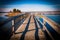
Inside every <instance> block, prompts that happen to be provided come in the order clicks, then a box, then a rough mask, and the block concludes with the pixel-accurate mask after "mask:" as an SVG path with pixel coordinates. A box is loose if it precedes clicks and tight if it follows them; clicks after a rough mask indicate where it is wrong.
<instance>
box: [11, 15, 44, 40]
mask: <svg viewBox="0 0 60 40" xmlns="http://www.w3.org/2000/svg"><path fill="white" fill-rule="evenodd" d="M28 22H29V23H28ZM27 23H28V26H27ZM37 24H38V23H37ZM39 28H40V26H37V27H36V24H35V22H34V18H33V16H31V18H30V16H29V17H28V18H26V20H25V21H24V22H23V24H22V25H21V26H20V27H19V28H18V29H17V30H16V32H15V33H16V34H14V35H12V37H11V39H10V40H45V35H44V32H43V31H42V30H41V29H39Z"/></svg>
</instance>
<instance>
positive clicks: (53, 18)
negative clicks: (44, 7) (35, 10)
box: [45, 15, 60, 25]
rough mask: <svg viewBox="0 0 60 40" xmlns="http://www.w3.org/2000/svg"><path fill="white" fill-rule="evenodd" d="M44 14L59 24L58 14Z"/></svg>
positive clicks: (59, 16) (59, 17)
mask: <svg viewBox="0 0 60 40" xmlns="http://www.w3.org/2000/svg"><path fill="white" fill-rule="evenodd" d="M45 16H47V17H48V18H50V19H51V20H53V21H54V22H56V23H57V24H59V25H60V15H45Z"/></svg>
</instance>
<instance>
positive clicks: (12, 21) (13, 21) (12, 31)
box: [12, 20, 15, 36]
mask: <svg viewBox="0 0 60 40" xmlns="http://www.w3.org/2000/svg"><path fill="white" fill-rule="evenodd" d="M12 25H13V26H12V32H13V35H14V20H12ZM14 36H15V35H14Z"/></svg>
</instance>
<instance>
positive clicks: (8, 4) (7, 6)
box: [0, 0, 60, 11]
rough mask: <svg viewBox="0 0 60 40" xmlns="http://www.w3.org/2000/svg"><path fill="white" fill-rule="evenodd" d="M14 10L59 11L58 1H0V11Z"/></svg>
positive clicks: (59, 2) (59, 0)
mask: <svg viewBox="0 0 60 40" xmlns="http://www.w3.org/2000/svg"><path fill="white" fill-rule="evenodd" d="M14 8H16V9H20V10H21V11H57V10H60V0H0V11H10V10H12V9H14Z"/></svg>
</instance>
